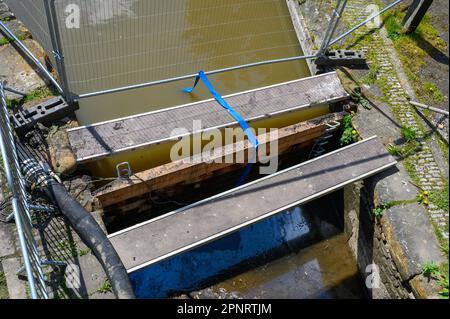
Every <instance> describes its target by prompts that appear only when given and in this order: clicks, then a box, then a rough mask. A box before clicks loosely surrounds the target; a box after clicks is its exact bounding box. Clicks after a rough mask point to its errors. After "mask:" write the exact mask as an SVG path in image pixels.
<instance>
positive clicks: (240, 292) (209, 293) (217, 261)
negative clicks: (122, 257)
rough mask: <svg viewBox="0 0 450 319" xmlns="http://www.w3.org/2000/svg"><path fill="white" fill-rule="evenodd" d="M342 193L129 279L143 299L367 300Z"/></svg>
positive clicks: (144, 270) (232, 235)
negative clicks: (349, 240)
mask: <svg viewBox="0 0 450 319" xmlns="http://www.w3.org/2000/svg"><path fill="white" fill-rule="evenodd" d="M341 196H342V193H341V192H337V193H335V194H333V195H329V196H327V197H324V198H323V199H322V200H321V201H316V202H314V203H311V204H308V205H306V206H303V207H293V208H291V209H289V210H287V211H286V212H284V213H281V214H279V215H276V216H274V217H272V218H269V219H267V220H264V221H262V222H259V223H257V224H255V225H252V226H249V227H246V228H244V229H242V230H241V231H239V232H236V233H234V234H231V235H229V236H226V237H224V238H222V239H219V240H217V241H215V242H212V243H210V244H207V245H205V246H202V247H199V248H197V249H194V250H192V251H189V252H186V253H183V254H181V255H177V256H175V257H173V258H170V259H168V260H165V261H163V262H161V263H158V264H155V265H153V266H150V267H147V268H143V269H140V270H137V271H135V272H133V273H131V274H130V278H131V281H132V283H133V285H134V287H135V292H136V295H137V297H138V298H172V297H178V296H180V295H184V296H187V297H190V298H222V299H223V298H365V297H366V294H365V289H364V287H363V281H362V279H361V277H360V275H359V273H358V269H357V267H356V262H355V259H354V257H353V255H352V253H351V251H350V249H349V247H348V245H347V238H346V236H345V235H344V234H343V230H342V228H343V226H342V224H343V222H342V216H341V214H340V213H339V211H340V205H341V198H342V197H341Z"/></svg>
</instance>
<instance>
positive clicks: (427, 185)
mask: <svg viewBox="0 0 450 319" xmlns="http://www.w3.org/2000/svg"><path fill="white" fill-rule="evenodd" d="M366 7H367V1H363V0H352V1H351V4H350V5H348V7H347V12H346V17H347V19H349V18H351V19H352V20H353V21H362V20H364V19H365V18H367V13H366V10H365V8H366ZM353 23H354V22H353ZM368 31H369V30H368V29H367V28H366V27H364V28H361V29H359V30H358V31H356V35H355V37H356V38H359V37H363V36H364V35H366V34H367V32H368ZM372 38H373V40H372V41H370V42H367V41H366V42H364V44H363V45H361V46H358V45H357V46H356V47H354V49H359V50H362V51H364V52H365V53H366V54H368V53H369V52H370V51H372V50H374V51H376V52H377V54H371V55H368V56H370V57H374V59H376V60H377V61H369V63H370V62H372V63H373V62H375V63H376V64H377V65H379V66H380V69H379V74H378V77H379V78H380V79H384V81H385V83H386V86H385V87H387V88H388V90H387V91H386V92H384V95H385V99H386V101H387V102H388V103H389V104H390V105H391V106H392V110H393V111H394V113H395V114H396V116H397V119H398V120H399V122H400V123H401V125H403V126H407V127H410V128H412V129H414V130H415V131H416V132H417V136H418V138H419V140H420V143H421V145H422V149H421V150H420V151H419V152H417V153H415V154H414V155H412V156H411V157H410V158H408V162H409V163H411V165H412V168H413V170H414V172H415V175H416V177H417V182H418V183H419V185H418V186H420V187H421V188H422V189H423V190H426V191H433V190H434V191H439V190H442V188H443V187H444V178H443V175H442V172H441V170H440V168H439V165H438V163H437V161H436V159H435V155H434V154H433V151H432V148H431V147H430V145H429V142H427V141H426V140H425V136H423V130H422V127H423V123H422V122H421V121H420V119H419V118H418V117H417V113H416V111H415V110H414V108H413V107H412V106H411V105H410V104H409V100H408V93H407V91H406V90H405V88H404V86H402V83H401V82H400V80H399V77H398V75H397V72H396V70H395V67H394V63H393V57H392V54H390V52H389V51H388V50H387V47H388V45H389V44H388V43H386V39H385V38H384V37H383V35H382V34H381V33H380V32H375V33H373V34H372ZM428 210H429V213H430V216H431V218H432V219H433V221H434V222H435V223H436V224H437V225H438V226H439V228H440V230H441V232H442V234H443V236H444V237H445V238H447V239H448V235H449V234H448V230H446V228H447V225H448V222H449V214H448V211H447V212H446V211H443V210H442V209H439V208H438V207H437V206H435V205H433V204H430V205H429V207H428Z"/></svg>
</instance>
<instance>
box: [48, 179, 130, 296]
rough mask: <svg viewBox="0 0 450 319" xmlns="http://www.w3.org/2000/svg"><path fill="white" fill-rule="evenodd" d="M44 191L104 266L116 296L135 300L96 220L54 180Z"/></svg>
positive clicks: (109, 243) (117, 260) (128, 280)
mask: <svg viewBox="0 0 450 319" xmlns="http://www.w3.org/2000/svg"><path fill="white" fill-rule="evenodd" d="M44 190H45V192H46V194H47V195H48V196H49V197H50V198H52V199H53V200H54V202H55V204H56V205H57V206H58V207H59V209H60V210H61V212H62V213H63V214H64V216H66V217H67V219H68V221H69V223H70V225H71V226H72V228H73V229H74V230H75V231H76V232H77V234H78V235H79V236H80V238H81V239H82V240H83V242H84V243H85V244H86V245H87V246H88V247H89V248H90V249H91V250H92V252H93V253H94V255H95V256H96V257H97V259H98V261H99V262H100V263H101V264H102V267H103V269H104V270H105V273H106V275H107V276H108V278H109V280H110V282H111V286H112V288H113V290H114V293H115V295H116V297H117V298H119V299H134V298H135V297H134V292H133V288H132V286H131V283H130V279H129V277H128V273H127V271H126V269H125V267H124V265H123V263H122V260H121V259H120V257H119V255H118V254H117V252H116V250H115V249H114V247H113V245H112V244H111V242H110V241H109V240H108V238H107V237H106V235H105V233H104V232H103V230H102V229H101V227H100V226H99V225H98V223H97V221H96V220H95V219H94V218H93V217H92V215H91V214H89V213H88V212H87V211H86V210H85V209H84V208H83V206H81V205H80V203H79V202H78V201H77V200H75V199H74V198H73V197H72V196H70V195H69V193H68V192H67V190H66V188H65V187H64V186H63V185H61V184H59V183H57V182H54V181H52V182H49V183H48V184H47V187H45V188H44Z"/></svg>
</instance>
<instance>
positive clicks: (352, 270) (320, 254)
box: [209, 233, 365, 299]
mask: <svg viewBox="0 0 450 319" xmlns="http://www.w3.org/2000/svg"><path fill="white" fill-rule="evenodd" d="M209 293H213V294H215V295H217V296H224V295H225V296H232V297H236V298H246V299H247V298H248V299H253V298H257V299H264V298H268V299H278V298H279V299H294V298H295V299H311V298H314V299H317V298H318V299H335V298H337V299H357V298H364V297H365V291H364V288H363V286H362V280H361V277H360V274H359V272H358V268H357V267H356V264H355V260H354V257H353V255H352V253H351V251H350V248H349V247H348V245H347V237H346V235H344V234H342V233H341V234H339V235H336V236H334V237H331V238H329V239H326V240H324V241H322V242H319V243H317V244H314V245H312V246H310V247H307V248H305V249H302V250H300V251H299V252H298V253H296V254H292V255H289V256H285V257H282V258H280V259H277V260H275V261H272V262H269V263H267V264H265V265H263V266H261V267H258V268H256V269H253V270H250V271H247V272H245V273H242V274H240V275H238V276H236V277H233V278H230V279H228V280H226V281H223V282H221V283H219V284H217V285H214V286H213V287H211V288H210V292H209Z"/></svg>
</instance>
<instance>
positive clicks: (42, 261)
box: [16, 260, 67, 276]
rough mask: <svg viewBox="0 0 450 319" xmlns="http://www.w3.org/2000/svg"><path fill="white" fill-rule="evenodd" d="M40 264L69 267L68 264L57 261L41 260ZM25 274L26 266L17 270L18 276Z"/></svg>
mask: <svg viewBox="0 0 450 319" xmlns="http://www.w3.org/2000/svg"><path fill="white" fill-rule="evenodd" d="M40 264H41V266H67V263H66V262H64V261H57V260H41V262H40ZM23 272H25V266H21V267H20V268H19V269H18V270H17V272H16V275H18V276H19V275H20V274H21V273H23Z"/></svg>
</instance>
